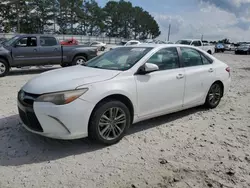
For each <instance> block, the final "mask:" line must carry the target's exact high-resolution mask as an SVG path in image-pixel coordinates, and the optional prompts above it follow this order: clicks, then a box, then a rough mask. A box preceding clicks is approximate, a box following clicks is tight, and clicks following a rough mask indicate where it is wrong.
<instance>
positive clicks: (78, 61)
mask: <svg viewBox="0 0 250 188" xmlns="http://www.w3.org/2000/svg"><path fill="white" fill-rule="evenodd" d="M86 62H87V60H86V58H85V57H83V56H76V57H75V58H74V60H73V63H72V65H84V64H85V63H86Z"/></svg>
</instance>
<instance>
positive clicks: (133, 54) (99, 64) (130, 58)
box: [86, 47, 153, 71]
mask: <svg viewBox="0 0 250 188" xmlns="http://www.w3.org/2000/svg"><path fill="white" fill-rule="evenodd" d="M152 49H153V48H149V47H121V48H115V49H113V50H111V51H108V52H106V53H104V54H102V55H100V56H98V57H96V58H94V59H92V60H90V61H88V63H87V65H86V66H87V67H94V68H100V69H109V70H119V71H125V70H128V69H130V68H131V67H132V66H134V65H135V64H136V63H137V62H138V61H139V60H140V59H141V58H142V57H143V56H145V55H146V54H147V53H148V52H149V51H150V50H152Z"/></svg>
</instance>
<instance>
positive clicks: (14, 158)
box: [0, 107, 205, 166]
mask: <svg viewBox="0 0 250 188" xmlns="http://www.w3.org/2000/svg"><path fill="white" fill-rule="evenodd" d="M204 110H205V109H204V108H202V107H197V108H192V109H189V110H185V111H181V112H177V113H173V114H169V115H165V116H161V117H157V118H154V119H150V120H147V121H143V122H140V123H137V124H134V125H132V126H131V127H130V129H129V131H128V135H130V134H134V133H136V132H140V131H144V130H147V129H150V128H153V127H157V126H160V125H162V124H165V125H168V124H169V126H170V125H171V124H174V121H175V120H176V119H179V118H183V117H185V116H188V115H190V114H194V113H196V112H199V111H204ZM21 125H22V123H21V120H20V118H19V116H18V115H13V116H9V117H2V118H1V117H0V166H19V165H24V164H33V163H40V162H44V161H51V160H56V159H60V158H64V157H67V156H71V155H78V154H84V153H89V152H95V151H97V150H102V149H104V148H105V146H103V145H98V144H95V143H93V142H91V140H89V139H87V138H85V139H78V140H70V141H65V140H56V139H50V138H45V137H42V136H39V135H36V134H33V133H30V132H28V131H26V130H25V129H24V128H23V127H22V126H21ZM118 144H119V143H118ZM111 147H112V146H111Z"/></svg>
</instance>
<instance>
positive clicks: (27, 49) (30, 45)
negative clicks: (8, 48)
mask: <svg viewBox="0 0 250 188" xmlns="http://www.w3.org/2000/svg"><path fill="white" fill-rule="evenodd" d="M38 52H39V48H38V47H37V38H36V37H23V38H21V39H20V40H18V41H17V43H16V44H15V46H14V47H13V48H12V57H13V60H14V61H13V62H14V64H15V65H16V66H30V65H34V64H36V62H37V61H39V58H38Z"/></svg>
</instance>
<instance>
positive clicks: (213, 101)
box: [205, 83, 223, 108]
mask: <svg viewBox="0 0 250 188" xmlns="http://www.w3.org/2000/svg"><path fill="white" fill-rule="evenodd" d="M222 95H223V88H222V86H221V84H219V83H214V84H213V85H212V86H211V87H210V89H209V91H208V94H207V98H206V102H205V106H207V107H208V108H216V107H217V106H218V105H219V103H220V101H221V98H222Z"/></svg>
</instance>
